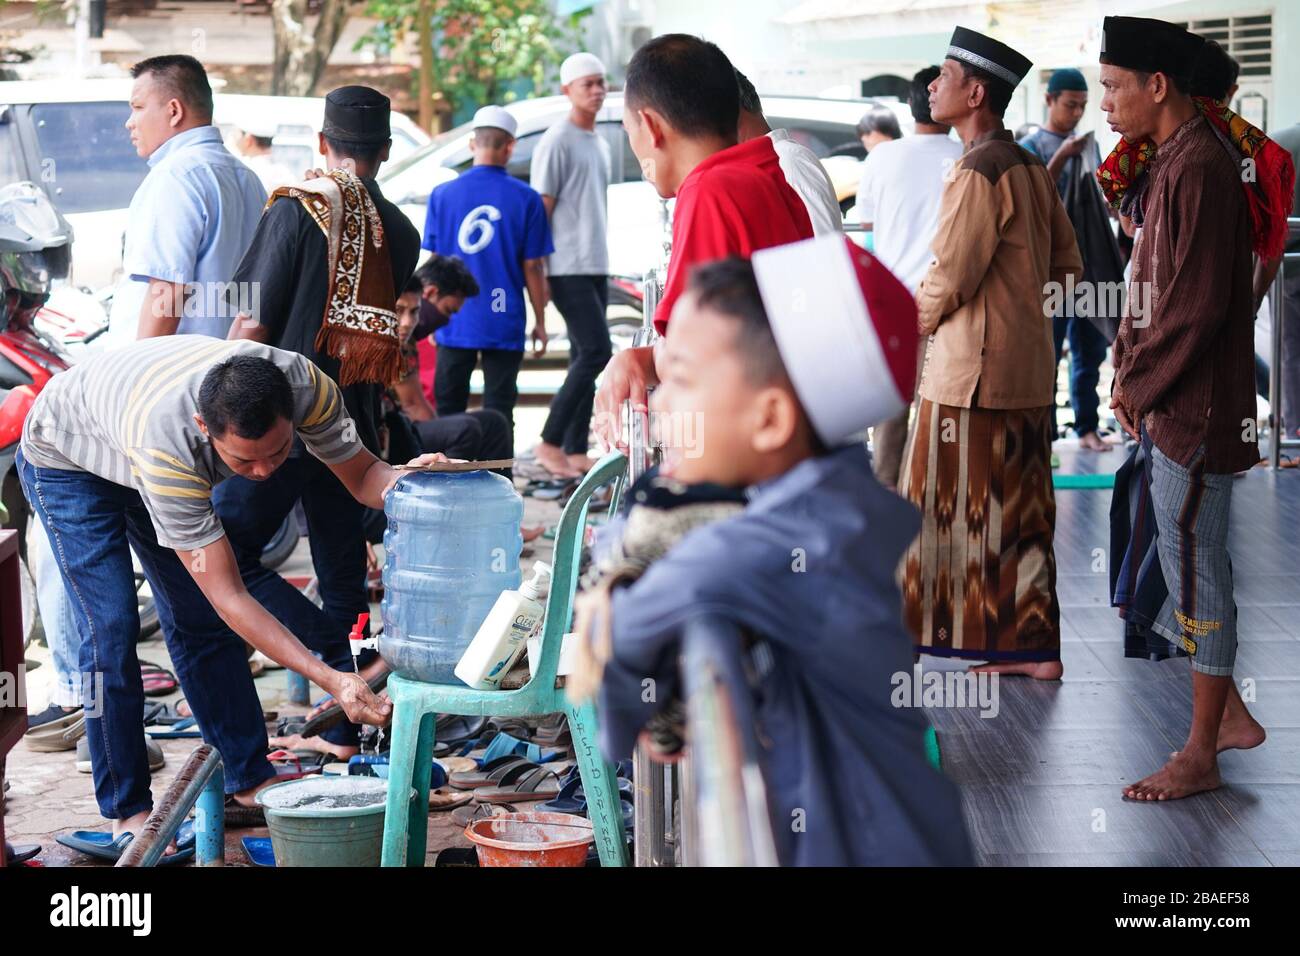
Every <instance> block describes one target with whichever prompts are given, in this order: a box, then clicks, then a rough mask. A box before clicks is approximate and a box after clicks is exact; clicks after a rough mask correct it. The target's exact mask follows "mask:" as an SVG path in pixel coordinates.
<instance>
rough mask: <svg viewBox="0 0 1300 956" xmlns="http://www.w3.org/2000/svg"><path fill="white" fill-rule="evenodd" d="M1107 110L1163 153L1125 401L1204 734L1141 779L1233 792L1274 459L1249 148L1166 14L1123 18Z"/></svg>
mask: <svg viewBox="0 0 1300 956" xmlns="http://www.w3.org/2000/svg"><path fill="white" fill-rule="evenodd" d="M1103 34H1104V36H1103V41H1102V54H1101V63H1102V67H1101V83H1102V86H1103V87H1104V88H1105V96H1104V97H1103V98H1102V103H1101V108H1102V110H1103V111H1104V112H1105V113H1106V114H1107V117H1108V118H1109V120H1110V123H1111V126H1112V128H1114V129H1115V130H1117V131H1118V132H1120V133H1121V134H1122V135H1123V136H1124V137H1125V139H1127V140H1128V141H1129V142H1130V143H1133V142H1138V141H1140V140H1143V139H1148V138H1149V139H1151V140H1153V141H1154V142H1155V144H1156V147H1157V149H1156V154H1155V158H1154V160H1153V161H1152V163H1151V165H1150V167H1149V168H1148V171H1147V173H1146V174H1145V182H1138V183H1135V184H1134V185H1133V186H1131V187H1130V188H1131V189H1144V190H1145V192H1143V193H1141V194H1140V201H1139V202H1138V203H1137V209H1136V212H1137V213H1138V216H1139V217H1140V223H1139V224H1140V225H1141V226H1142V231H1141V233H1140V234H1139V238H1138V242H1137V246H1136V247H1135V249H1134V252H1133V275H1132V280H1131V284H1130V287H1129V296H1128V302H1127V305H1126V309H1125V317H1124V321H1123V324H1122V325H1121V327H1120V332H1119V336H1118V338H1117V339H1116V342H1115V383H1114V387H1113V390H1112V393H1111V395H1112V398H1111V407H1112V408H1113V409H1114V410H1115V415H1116V418H1118V419H1119V422H1120V424H1121V425H1122V426H1123V427H1124V430H1125V431H1127V432H1128V433H1129V434H1130V435H1132V436H1133V437H1134V438H1139V439H1140V440H1141V441H1142V442H1143V443H1144V445H1146V446H1148V448H1149V453H1150V466H1149V467H1150V472H1149V474H1150V483H1151V500H1152V504H1153V510H1154V512H1155V518H1156V527H1157V529H1158V532H1159V534H1158V538H1157V549H1158V552H1159V557H1160V568H1161V571H1162V572H1163V574H1164V578H1165V583H1166V585H1167V586H1168V590H1169V596H1168V598H1167V599H1166V600H1165V603H1164V607H1163V609H1162V610H1161V612H1160V616H1159V618H1158V619H1157V620H1156V621H1155V622H1154V623H1153V625H1152V627H1153V629H1154V630H1155V631H1156V632H1157V633H1159V634H1161V635H1162V636H1163V637H1164V638H1165V639H1166V640H1168V641H1169V642H1170V643H1171V644H1173V645H1174V646H1175V647H1177V648H1180V649H1181V650H1182V651H1184V652H1185V653H1187V654H1188V655H1189V656H1190V658H1191V666H1192V727H1191V733H1190V735H1189V736H1188V739H1187V743H1186V744H1185V745H1184V746H1183V748H1182V750H1180V751H1179V752H1177V753H1175V754H1174V755H1173V756H1172V757H1171V758H1170V760H1169V762H1168V763H1167V764H1166V765H1165V766H1164V767H1163V768H1161V769H1160V770H1158V771H1157V772H1156V773H1154V774H1152V775H1151V776H1149V777H1146V778H1145V779H1143V780H1141V781H1139V782H1138V783H1135V784H1132V785H1130V786H1128V787H1126V788H1125V790H1124V795H1125V796H1126V797H1129V798H1130V799H1134V800H1174V799H1178V798H1180V797H1185V796H1189V795H1191V794H1193V793H1199V792H1201V791H1204V790H1213V789H1214V788H1216V787H1218V786H1219V771H1218V762H1217V758H1216V755H1217V753H1218V752H1219V751H1221V750H1226V749H1229V748H1242V749H1248V748H1250V747H1255V746H1258V745H1259V744H1260V743H1262V742H1263V740H1264V729H1263V728H1262V727H1261V726H1260V725H1259V724H1258V723H1257V722H1256V721H1255V720H1254V719H1253V718H1252V717H1251V716H1250V714H1249V713H1248V712H1247V711H1246V708H1245V705H1244V704H1243V703H1242V701H1241V697H1240V695H1239V694H1238V693H1237V691H1236V688H1235V687H1234V685H1233V679H1232V669H1233V664H1234V662H1235V658H1236V649H1237V637H1236V605H1235V604H1234V603H1233V598H1232V567H1231V564H1230V562H1229V558H1228V549H1227V537H1228V514H1229V506H1230V503H1231V498H1232V475H1233V474H1234V473H1235V472H1239V471H1244V470H1245V469H1247V468H1249V467H1251V466H1252V465H1254V464H1255V463H1256V462H1257V461H1258V460H1259V453H1258V447H1257V444H1256V440H1255V396H1254V387H1253V382H1254V377H1253V368H1254V344H1253V320H1254V315H1253V308H1252V300H1251V231H1250V230H1251V219H1250V211H1249V209H1248V207H1247V203H1246V198H1245V194H1244V192H1243V188H1242V170H1241V168H1240V156H1239V155H1237V154H1236V153H1235V152H1234V151H1233V149H1232V147H1231V146H1230V145H1229V144H1228V143H1227V142H1226V141H1225V140H1223V139H1221V138H1220V137H1219V135H1218V134H1217V133H1216V132H1215V131H1214V129H1213V128H1212V127H1211V126H1210V125H1209V124H1208V123H1207V121H1206V120H1205V118H1204V117H1203V116H1202V114H1201V113H1200V111H1199V110H1198V109H1197V107H1196V105H1195V103H1193V101H1192V99H1191V98H1190V96H1189V95H1188V93H1187V91H1188V88H1189V79H1190V75H1191V70H1192V66H1193V64H1194V61H1195V58H1196V55H1197V53H1198V52H1199V50H1200V48H1201V46H1202V45H1203V43H1204V41H1203V39H1202V38H1201V37H1198V36H1196V35H1195V34H1191V33H1188V32H1187V31H1185V30H1183V29H1182V28H1181V27H1178V26H1175V25H1173V24H1170V23H1165V22H1163V21H1160V20H1147V19H1141V18H1136V17H1107V18H1106V21H1105V25H1104V27H1103Z"/></svg>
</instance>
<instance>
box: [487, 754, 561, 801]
mask: <svg viewBox="0 0 1300 956" xmlns="http://www.w3.org/2000/svg"><path fill="white" fill-rule="evenodd" d="M516 769H519V768H516ZM507 777H508V778H509V779H507V781H506V783H505V785H504V786H500V787H480V788H479V789H478V790H475V791H474V800H475V802H476V803H527V802H531V801H534V800H550V799H552V798H554V797H555V796H556V794H558V793H559V792H560V777H559V774H557V773H556V772H555V771H554V770H550V769H548V768H546V767H539V766H537V765H536V764H533V765H532V766H531V767H527V768H524V769H523V770H522V772H520V773H515V774H513V776H512V777H511V775H507Z"/></svg>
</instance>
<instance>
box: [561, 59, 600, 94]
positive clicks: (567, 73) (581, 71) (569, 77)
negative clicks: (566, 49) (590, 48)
mask: <svg viewBox="0 0 1300 956" xmlns="http://www.w3.org/2000/svg"><path fill="white" fill-rule="evenodd" d="M597 73H599V74H600V75H601V76H604V75H605V64H604V63H601V62H600V57H598V56H596V55H595V54H594V53H575V54H573V56H571V57H569V58H568V59H567V60H565V61H564V62H563V63H561V64H560V85H561V86H568V85H569V84H570V83H572V82H573V81H574V80H576V79H578V78H579V77H583V76H595V75H596V74H597Z"/></svg>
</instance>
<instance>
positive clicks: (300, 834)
mask: <svg viewBox="0 0 1300 956" xmlns="http://www.w3.org/2000/svg"><path fill="white" fill-rule="evenodd" d="M411 793H412V794H414V793H415V791H414V789H412V791H411ZM387 799H388V781H387V780H380V779H378V778H376V777H318V776H312V777H304V778H302V779H301V780H287V781H285V782H284V783H277V784H273V785H272V786H269V787H267V788H266V789H265V790H261V791H259V792H258V794H257V802H258V804H259V805H260V806H261V807H262V811H263V812H264V813H265V814H266V825H267V828H268V829H269V830H270V831H271V845H272V846H273V847H274V848H275V863H276V866H379V860H380V856H381V854H382V851H383V845H384V807H385V804H386V802H387Z"/></svg>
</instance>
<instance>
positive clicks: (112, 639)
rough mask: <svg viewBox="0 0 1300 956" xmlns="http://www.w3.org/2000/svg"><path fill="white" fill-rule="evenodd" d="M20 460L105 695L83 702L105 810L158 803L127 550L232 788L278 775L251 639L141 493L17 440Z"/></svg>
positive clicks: (86, 657) (91, 670)
mask: <svg viewBox="0 0 1300 956" xmlns="http://www.w3.org/2000/svg"><path fill="white" fill-rule="evenodd" d="M17 465H18V477H19V480H20V481H21V482H22V486H23V491H24V493H25V494H26V495H27V500H28V502H30V503H31V506H32V508H33V510H34V511H35V512H36V514H37V516H38V517H39V518H40V519H41V524H43V525H44V526H45V530H46V531H47V532H48V533H49V536H50V544H51V545H52V547H53V549H54V557H55V560H56V561H57V562H58V565H59V570H60V571H61V572H62V574H63V582H64V585H65V586H66V587H67V590H68V595H69V597H70V598H71V600H72V610H73V615H74V617H75V618H76V621H77V629H78V631H79V632H80V634H81V657H80V666H81V672H82V674H83V675H93V677H94V680H95V685H94V686H96V688H97V689H98V688H99V687H102V692H101V693H100V695H99V697H98V699H96V700H94V701H92V700H89V699H87V700H86V701H85V704H86V708H87V718H86V740H87V741H88V742H89V746H90V760H91V766H92V768H93V771H94V779H95V800H96V802H97V803H98V804H99V811H100V813H102V814H103V815H104V816H105V817H108V818H109V819H122V818H124V817H130V816H134V815H135V814H137V813H142V812H146V811H148V810H150V809H151V808H152V807H153V797H152V795H151V794H150V792H149V757H148V753H147V752H146V750H145V740H144V732H143V730H142V728H141V714H142V712H143V709H144V685H143V683H142V681H141V679H140V661H139V658H137V656H136V649H135V645H136V640H137V638H138V637H139V634H140V616H139V611H138V609H137V605H136V591H135V574H134V572H133V571H132V568H131V551H132V549H134V550H135V553H136V555H137V556H138V557H139V559H140V564H141V566H142V567H143V568H144V573H145V577H147V578H148V579H149V586H150V587H151V588H152V590H153V596H154V602H155V603H156V604H157V607H158V618H159V621H160V622H161V623H162V631H163V636H164V638H165V639H166V641H167V650H168V652H169V653H170V654H171V659H172V666H173V667H175V669H176V676H177V678H178V679H179V680H180V684H181V688H182V689H183V690H184V691H185V697H186V700H187V701H188V702H189V705H190V708H191V710H192V711H193V713H194V716H195V717H196V718H197V719H198V724H199V729H200V730H201V731H202V732H203V738H204V740H205V741H206V742H208V743H209V744H211V745H212V746H213V747H215V748H216V749H217V750H219V751H220V752H221V759H222V762H223V763H224V764H225V773H226V792H227V793H233V792H235V791H237V790H245V789H248V788H249V787H253V786H256V785H257V784H259V783H261V782H262V781H263V780H267V779H269V778H271V777H273V776H275V769H274V768H273V767H272V766H271V764H270V762H269V761H268V760H267V759H266V748H267V743H266V725H265V724H264V723H263V721H262V705H261V702H260V701H259V700H258V697H257V691H256V690H255V689H254V687H253V678H252V675H251V674H250V673H249V670H248V658H247V657H246V656H245V653H244V643H243V641H241V640H240V639H239V638H238V637H237V636H236V635H235V633H234V632H233V631H231V630H230V628H228V627H227V626H226V625H225V623H224V622H223V621H222V620H221V618H220V617H218V616H217V613H216V611H214V610H213V609H212V605H210V604H209V603H208V600H207V598H205V597H204V596H203V592H202V591H200V590H199V586H198V585H197V584H195V583H194V579H193V578H192V577H191V576H190V573H189V571H187V570H186V569H185V567H184V566H183V565H182V564H181V561H180V559H179V558H178V557H177V556H176V552H175V551H173V550H171V549H170V548H164V547H162V546H161V545H159V544H158V538H157V536H156V535H155V533H154V528H153V523H152V522H151V520H150V518H149V513H148V511H146V510H145V507H144V503H143V502H142V501H141V500H140V495H139V493H138V492H136V491H134V490H132V489H131V488H126V487H123V486H122V485H118V484H114V483H113V482H111V481H106V480H104V479H103V478H100V477H98V476H97V475H92V474H90V473H89V472H83V471H67V470H64V469H60V468H37V467H35V466H33V465H31V464H30V463H29V462H28V461H27V459H26V458H24V457H23V454H22V451H21V450H20V451H19V452H18V458H17ZM101 679H102V685H101V684H99V681H100V680H101ZM96 711H97V712H98V715H97V716H90V714H92V713H95V712H96Z"/></svg>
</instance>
